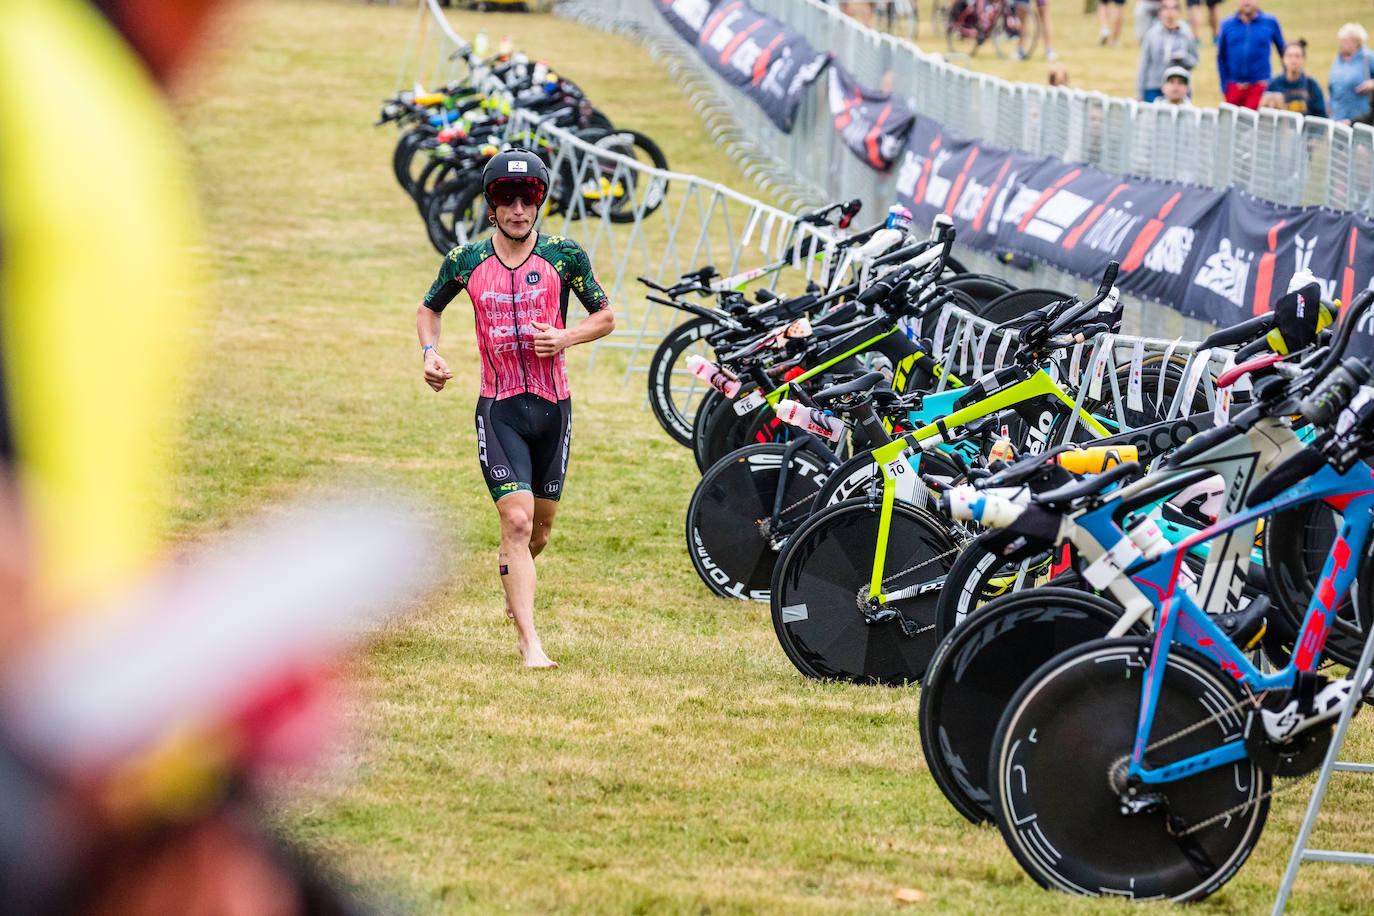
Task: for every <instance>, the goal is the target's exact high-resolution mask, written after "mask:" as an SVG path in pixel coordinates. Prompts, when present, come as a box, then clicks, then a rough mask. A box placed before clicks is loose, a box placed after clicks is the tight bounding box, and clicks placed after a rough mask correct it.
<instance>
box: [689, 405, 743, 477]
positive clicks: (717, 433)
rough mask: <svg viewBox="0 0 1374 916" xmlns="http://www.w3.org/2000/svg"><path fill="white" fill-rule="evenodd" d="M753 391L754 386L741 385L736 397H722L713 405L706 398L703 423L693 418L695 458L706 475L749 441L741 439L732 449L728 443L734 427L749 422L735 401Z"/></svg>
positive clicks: (693, 449) (698, 466) (703, 407)
mask: <svg viewBox="0 0 1374 916" xmlns="http://www.w3.org/2000/svg"><path fill="white" fill-rule="evenodd" d="M752 390H754V389H753V387H745V388H741V389H740V391H739V395H738V396H737V397H735V398H727V397H724V396H723V395H722V396H719V397H717V398H715V399H714V400H712V401H711V402H710V404H709V407H708V403H707V402H706V401H703V402H702V409H703V410H707V413H706V416H705V417H704V418H703V419H702V420H701V422H700V424H699V425H697V424H696V421H693V424H694V427H693V432H692V457H694V458H695V459H696V462H697V468H698V469H699V470H700V471H701V472H702V473H703V474H704V473H706V470H707V468H709V467H711V466H712V465H713V464H715V463H716V462H717V461H720V460H721V459H722V458H724V457H725V456H726V455H728V454H730V453H731V452H733V451H735V449H737V448H740V447H741V446H743V445H745V444H746V443H745V442H743V441H742V440H741V441H739V442H737V443H736V444H735V446H734V448H731V447H730V445H729V444H728V443H729V441H730V439H729V437H730V432H731V430H733V429H734V428H735V427H736V426H739V425H741V424H743V423H744V422H745V419H744V417H741V416H740V415H739V414H737V413H735V404H737V403H738V402H739V398H742V397H744V396H745V395H747V394H748V393H749V392H750V391H752Z"/></svg>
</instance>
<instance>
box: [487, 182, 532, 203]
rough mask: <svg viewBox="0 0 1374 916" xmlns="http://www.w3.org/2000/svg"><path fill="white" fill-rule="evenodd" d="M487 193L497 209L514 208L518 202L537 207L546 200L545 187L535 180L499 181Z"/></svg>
mask: <svg viewBox="0 0 1374 916" xmlns="http://www.w3.org/2000/svg"><path fill="white" fill-rule="evenodd" d="M487 193H488V194H490V195H491V202H492V204H493V205H495V206H497V207H513V206H515V202H516V201H517V200H518V201H520V202H521V203H523V204H524V205H525V206H527V207H537V206H539V204H540V203H542V202H543V200H544V186H543V185H542V184H540V183H539V182H538V181H536V180H534V179H533V178H526V179H516V180H507V181H498V182H497V183H496V184H494V185H492V186H491V188H489V189H488V191H487Z"/></svg>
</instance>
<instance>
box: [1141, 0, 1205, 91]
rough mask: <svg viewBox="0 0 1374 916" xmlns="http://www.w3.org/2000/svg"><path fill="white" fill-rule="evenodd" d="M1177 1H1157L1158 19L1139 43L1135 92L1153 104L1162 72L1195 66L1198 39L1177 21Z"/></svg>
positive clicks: (1159, 86)
mask: <svg viewBox="0 0 1374 916" xmlns="http://www.w3.org/2000/svg"><path fill="white" fill-rule="evenodd" d="M1179 2H1180V0H1160V4H1159V19H1158V21H1156V22H1155V24H1154V25H1152V26H1150V30H1149V31H1148V32H1146V33H1145V38H1144V40H1143V41H1142V42H1141V43H1140V70H1139V72H1138V73H1137V75H1136V89H1137V92H1138V93H1139V96H1140V98H1141V99H1143V100H1144V101H1146V102H1153V101H1154V100H1155V99H1157V98H1159V97H1160V95H1162V94H1163V92H1162V89H1163V86H1164V71H1165V70H1167V69H1168V68H1170V67H1172V66H1175V65H1178V66H1182V67H1185V68H1187V69H1189V70H1191V69H1192V68H1194V67H1196V66H1197V39H1196V38H1194V37H1193V33H1192V31H1190V30H1189V28H1188V23H1186V22H1183V21H1181V20H1180V18H1179V13H1180V12H1181V10H1180V9H1179Z"/></svg>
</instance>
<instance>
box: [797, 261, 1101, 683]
mask: <svg viewBox="0 0 1374 916" xmlns="http://www.w3.org/2000/svg"><path fill="white" fill-rule="evenodd" d="M1116 268H1117V265H1116V263H1115V262H1113V263H1112V264H1111V265H1109V267H1108V269H1107V271H1106V274H1105V276H1104V278H1103V283H1102V286H1101V287H1100V288H1099V290H1098V294H1097V296H1095V297H1094V298H1092V299H1090V300H1089V301H1088V302H1085V303H1081V302H1077V301H1072V300H1071V301H1069V302H1068V303H1065V304H1061V305H1060V306H1057V307H1051V308H1050V309H1049V310H1048V312H1047V313H1040V314H1035V313H1033V314H1032V318H1031V319H1030V326H1029V327H1027V328H1025V329H1023V331H1022V332H1021V333H1022V335H1023V336H1022V339H1021V340H1020V341H1019V343H1018V347H1019V349H1018V365H1017V366H1014V367H1008V369H1007V370H1003V371H1001V372H995V373H993V374H991V375H989V376H987V377H985V378H984V379H982V380H981V381H980V382H979V383H978V384H977V385H975V386H972V387H971V388H970V389H969V390H968V392H967V393H966V394H965V395H964V397H965V398H966V399H967V403H966V405H965V406H961V407H959V408H958V409H956V410H954V411H953V412H952V413H950V414H948V415H947V416H945V417H944V418H943V419H941V420H937V421H935V422H934V423H931V424H928V425H925V426H921V427H919V428H917V429H915V430H913V431H911V432H908V433H906V434H904V435H902V436H900V437H897V438H895V439H894V441H893V442H891V443H890V444H887V445H883V446H881V447H879V448H875V449H874V450H873V452H872V459H873V461H874V463H875V464H876V465H877V466H878V467H880V468H882V474H883V485H882V490H881V502H878V501H876V500H877V496H876V494H871V495H868V496H864V497H860V498H856V499H851V500H846V501H844V502H840V503H838V504H836V505H833V506H830V507H829V508H826V509H824V510H823V511H821V512H818V513H816V514H815V515H813V516H811V517H810V518H809V519H808V520H807V522H806V524H804V525H803V526H802V527H801V528H800V529H798V531H797V532H796V533H795V534H794V535H793V536H792V537H791V538H789V539H788V541H787V544H786V546H785V547H784V548H783V551H782V553H781V554H780V555H779V557H778V560H777V564H776V567H775V569H774V573H773V582H772V588H771V601H770V603H771V610H772V617H773V628H774V631H775V633H776V634H777V637H778V641H779V643H780V644H781V646H782V649H783V651H784V653H785V654H786V655H787V657H788V659H789V660H790V661H791V662H792V663H793V665H794V666H796V668H797V670H798V671H800V672H801V673H802V674H804V675H806V676H808V677H815V678H825V679H837V680H851V681H858V682H877V683H883V684H888V685H893V686H899V685H901V684H904V683H907V682H912V681H919V680H920V678H921V676H922V674H923V673H924V672H925V668H926V664H927V662H928V661H929V660H930V657H931V654H932V653H933V652H934V650H935V639H934V636H935V633H934V630H935V622H934V608H935V604H934V602H935V597H936V596H937V595H938V593H939V591H940V590H941V588H942V587H943V584H944V576H945V574H946V573H947V572H948V571H949V569H950V566H951V564H952V563H953V557H954V555H955V554H957V553H958V551H959V548H960V546H961V545H962V541H963V540H964V538H963V537H962V536H961V535H960V534H959V531H960V529H958V528H957V527H955V526H953V525H952V524H951V522H949V521H948V520H947V519H942V518H940V517H939V516H936V515H934V514H932V513H931V512H929V511H928V510H925V509H921V508H919V507H916V506H913V505H909V504H907V503H904V502H899V501H898V500H897V498H896V494H897V488H898V480H899V479H900V478H902V477H903V476H904V475H908V474H915V473H917V472H918V470H919V464H918V463H916V464H915V465H914V466H913V463H912V462H909V461H908V456H907V454H906V453H907V450H911V451H912V452H913V453H914V456H915V458H916V461H917V462H919V456H920V454H921V453H922V452H923V451H926V450H929V449H931V448H934V447H936V446H938V445H941V444H945V443H952V442H955V441H958V440H959V439H961V438H962V437H963V434H962V433H961V432H960V430H961V428H963V427H965V426H967V425H970V424H974V423H976V422H978V421H980V420H984V419H986V418H988V417H996V416H997V415H998V414H999V413H1001V412H1002V411H1004V410H1008V409H1015V408H1017V407H1020V406H1023V405H1030V404H1044V405H1047V406H1053V405H1058V406H1057V407H1056V408H1055V412H1056V413H1061V414H1062V415H1064V416H1075V417H1076V419H1077V420H1078V422H1080V423H1082V425H1083V427H1084V428H1085V429H1087V430H1089V431H1091V433H1092V434H1095V435H1097V436H1107V435H1110V432H1109V431H1108V430H1107V428H1106V427H1104V426H1103V425H1102V423H1101V422H1100V421H1099V420H1098V419H1097V418H1096V417H1094V416H1093V415H1092V414H1090V413H1089V412H1087V411H1086V410H1084V409H1083V408H1081V407H1079V406H1078V405H1077V404H1076V402H1075V399H1074V398H1073V397H1071V396H1070V395H1069V394H1068V393H1067V392H1065V391H1064V389H1063V388H1062V387H1060V386H1059V384H1058V383H1057V382H1055V381H1054V380H1053V379H1052V378H1051V376H1050V375H1049V373H1048V372H1047V371H1046V370H1045V369H1044V368H1043V366H1042V365H1040V363H1041V362H1042V361H1043V360H1044V358H1045V357H1046V355H1047V354H1048V353H1050V352H1052V351H1053V350H1055V349H1059V348H1062V347H1064V346H1069V345H1071V344H1072V343H1073V339H1072V338H1065V337H1061V336H1060V335H1061V334H1062V332H1063V331H1064V330H1065V329H1067V328H1068V327H1070V326H1073V325H1074V324H1075V323H1077V322H1081V321H1083V320H1084V319H1085V318H1086V316H1087V315H1088V314H1089V313H1091V312H1094V311H1096V310H1097V309H1098V308H1099V306H1102V305H1103V304H1104V303H1107V302H1109V301H1111V296H1112V293H1113V289H1114V287H1113V286H1112V283H1113V281H1114V280H1115V277H1116ZM1116 320H1119V315H1117V319H1116ZM1102 327H1103V329H1106V330H1109V329H1110V326H1102ZM1031 367H1034V368H1031ZM891 569H897V570H898V571H896V572H891V573H889V572H888V570H891ZM912 574H917V575H916V576H915V578H910V577H911V576H912Z"/></svg>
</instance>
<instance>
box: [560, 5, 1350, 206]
mask: <svg viewBox="0 0 1374 916" xmlns="http://www.w3.org/2000/svg"><path fill="white" fill-rule="evenodd" d="M750 2H751V3H752V4H753V6H754V7H755V8H756V9H758V10H759V11H760V12H764V13H768V14H769V15H772V16H774V17H776V18H778V19H781V20H784V21H785V22H787V23H788V25H790V26H791V27H792V28H794V29H796V30H797V31H798V32H800V33H801V34H802V35H804V36H805V37H806V39H807V40H808V41H809V42H811V44H812V45H813V46H814V47H816V48H817V49H819V50H828V51H831V52H833V53H834V54H835V57H836V59H837V60H838V61H840V62H841V63H842V64H843V65H844V66H845V68H846V69H847V70H849V71H850V72H851V73H853V74H854V76H855V77H857V78H858V79H859V80H860V81H861V82H863V83H864V84H865V85H867V86H870V87H872V88H875V89H876V88H879V87H883V88H890V89H891V90H892V91H893V92H894V93H896V94H897V95H898V96H903V97H909V98H910V99H911V100H912V101H913V103H914V106H915V108H916V111H917V113H918V114H921V115H925V116H927V117H930V118H933V119H934V120H936V121H939V122H940V123H941V124H943V125H945V126H946V127H949V128H951V129H953V130H955V131H957V132H959V133H961V134H963V135H964V136H966V137H970V138H979V139H984V140H989V141H992V142H994V143H997V144H999V145H1002V146H1007V147H1011V148H1014V149H1020V150H1024V151H1026V152H1028V153H1033V154H1035V155H1041V156H1055V157H1058V158H1061V159H1064V160H1066V161H1075V162H1077V161H1082V162H1086V163H1088V164H1089V165H1092V166H1094V167H1096V168H1099V169H1101V170H1103V171H1105V172H1108V173H1110V174H1116V175H1141V176H1146V177H1151V178H1160V179H1169V180H1175V181H1185V182H1191V183H1195V184H1201V185H1206V186H1209V187H1217V188H1224V187H1228V186H1229V185H1232V184H1234V185H1238V186H1239V187H1241V188H1244V189H1245V190H1247V191H1249V192H1250V193H1251V194H1254V195H1255V196H1256V197H1261V198H1264V199H1267V200H1272V201H1275V202H1278V203H1282V204H1294V205H1303V206H1317V205H1320V206H1326V207H1332V208H1334V209H1340V210H1355V211H1360V212H1363V213H1367V214H1370V215H1374V127H1370V126H1369V125H1356V126H1354V127H1353V128H1352V127H1347V126H1345V125H1342V124H1337V123H1336V122H1334V121H1328V120H1326V119H1324V118H1304V117H1303V116H1302V115H1299V114H1296V113H1295V112H1291V111H1280V110H1277V109H1264V110H1262V111H1258V112H1256V111H1250V110H1248V109H1243V108H1236V107H1234V106H1231V105H1226V104H1223V105H1221V107H1220V108H1185V109H1177V108H1173V107H1165V106H1160V105H1147V104H1144V103H1141V102H1138V101H1136V100H1134V99H1120V98H1111V97H1109V96H1106V95H1103V94H1102V93H1100V92H1085V91H1082V90H1077V89H1065V88H1063V87H1051V86H1041V85H1035V84H1030V83H1012V82H1008V81H1007V80H1003V79H999V78H997V77H994V76H989V75H986V74H981V73H975V72H973V71H970V70H965V69H963V68H961V67H957V66H955V65H953V64H950V63H948V62H946V61H945V60H943V59H942V58H941V57H940V56H938V55H934V54H927V53H923V52H922V51H920V50H919V49H918V48H917V47H916V46H915V45H914V44H912V43H911V42H909V41H907V40H905V39H901V38H896V37H893V36H891V35H884V34H881V33H879V32H875V31H874V30H872V29H869V28H866V27H864V26H863V25H861V24H859V23H858V22H856V21H855V20H853V19H851V18H850V17H848V16H846V15H844V14H842V13H840V12H839V10H838V9H837V8H836V7H835V6H833V5H826V4H823V3H821V2H820V0H750ZM559 9H560V12H561V13H562V14H563V15H569V16H572V17H574V18H579V19H583V20H588V21H596V22H597V24H598V25H601V26H603V27H605V26H607V25H612V26H613V27H615V28H618V29H620V30H626V29H637V30H639V31H640V32H642V33H643V34H646V35H652V36H654V38H655V39H656V40H658V41H663V40H664V39H665V38H668V39H671V40H672V41H676V42H677V43H678V45H680V46H685V42H683V41H682V40H681V39H680V38H678V37H677V35H676V33H674V32H673V31H672V30H671V28H669V27H667V26H666V24H665V23H664V22H663V17H662V16H661V15H660V14H659V13H658V12H657V11H656V10H655V9H653V3H652V0H563V2H562V3H561V4H560V7H559ZM723 98H725V99H726V100H727V104H728V105H730V106H731V107H732V109H733V110H734V112H735V115H736V117H737V119H739V120H740V123H743V124H748V125H750V127H751V130H752V131H753V133H754V140H755V142H756V145H757V146H758V147H759V148H760V149H761V150H762V151H764V152H766V154H768V155H769V156H770V157H771V158H772V159H774V160H777V161H779V162H782V163H785V164H786V165H787V166H789V167H790V168H791V169H792V170H793V171H794V173H795V174H796V175H798V176H800V177H801V178H802V179H804V180H805V182H806V183H807V184H809V185H810V186H812V187H813V188H816V189H819V190H820V191H821V192H822V195H821V196H824V197H839V196H844V195H850V196H859V197H862V198H863V199H864V202H865V204H866V205H869V206H877V205H879V204H884V205H885V203H886V202H888V201H890V200H891V199H892V176H890V175H882V174H881V173H878V172H875V171H873V170H871V169H870V168H868V166H867V165H865V164H864V163H862V162H860V161H859V160H858V159H857V158H856V157H854V156H853V155H851V154H850V153H849V152H848V151H846V150H845V149H844V148H843V147H842V146H841V145H840V144H839V141H838V138H837V137H836V134H835V130H834V128H833V127H832V124H831V117H830V112H829V108H828V106H827V104H826V97H825V86H824V81H820V85H818V87H816V88H815V89H814V91H812V92H811V93H810V94H809V95H808V96H807V98H806V100H805V101H804V102H803V103H802V107H801V109H800V111H799V112H798V117H797V121H796V126H795V127H794V129H793V131H792V133H791V134H783V133H782V132H780V131H778V130H776V129H775V128H774V127H773V125H771V124H768V123H766V122H764V120H763V119H761V118H759V117H758V113H757V110H756V109H755V108H753V103H752V102H750V101H749V100H747V99H745V98H744V97H743V96H741V95H739V94H738V93H728V94H726V95H724V96H723Z"/></svg>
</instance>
